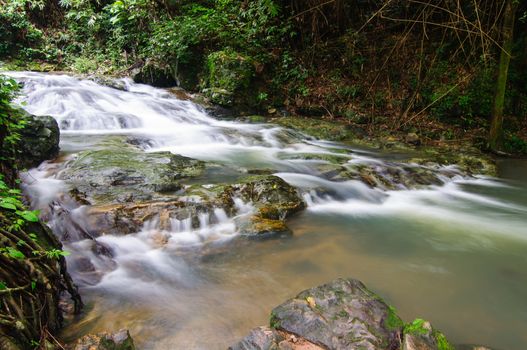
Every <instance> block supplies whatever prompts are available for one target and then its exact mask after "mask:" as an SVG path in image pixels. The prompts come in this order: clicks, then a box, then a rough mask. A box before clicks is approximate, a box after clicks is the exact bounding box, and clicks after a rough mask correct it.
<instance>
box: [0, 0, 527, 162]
mask: <svg viewBox="0 0 527 350" xmlns="http://www.w3.org/2000/svg"><path fill="white" fill-rule="evenodd" d="M3 2H4V5H3V6H2V8H3V9H2V10H1V12H0V17H1V21H0V23H1V24H0V26H1V27H2V28H1V31H0V33H1V34H0V57H3V58H5V59H7V58H9V59H11V60H15V61H16V60H18V63H19V64H20V63H21V62H22V63H27V62H29V61H32V62H34V61H39V60H40V61H41V62H47V63H50V64H52V65H53V66H44V68H45V69H72V70H74V71H77V72H80V73H91V72H98V73H111V74H136V73H137V70H138V69H141V68H142V70H141V72H140V74H136V80H137V81H143V82H147V83H153V84H157V85H160V86H170V85H174V84H176V83H179V84H180V85H181V86H182V87H184V88H186V89H189V90H200V91H201V92H203V93H204V94H205V95H206V96H208V97H209V98H210V99H211V100H212V101H213V102H215V103H218V104H221V105H224V106H232V105H235V106H238V107H243V108H242V109H244V110H247V109H249V110H250V109H253V110H254V109H256V110H260V111H262V110H263V111H267V110H269V111H270V112H275V110H278V112H280V111H284V110H287V111H289V112H292V113H294V114H302V115H309V116H316V117H329V118H338V119H341V120H344V121H346V122H347V123H354V124H358V125H361V126H362V127H363V128H364V129H366V130H367V131H369V132H374V133H377V134H378V133H379V132H382V133H386V134H396V133H407V132H418V133H419V134H420V136H421V137H422V138H423V140H425V141H429V142H441V141H447V142H448V141H456V140H460V141H463V139H465V138H469V139H471V140H473V141H474V140H475V141H476V143H478V145H479V146H481V147H486V146H487V145H488V142H487V141H486V140H487V133H488V130H489V127H490V124H489V122H490V117H491V115H492V114H493V113H494V114H496V113H497V112H496V111H495V110H494V112H493V103H494V101H498V102H499V101H500V98H498V99H497V100H496V98H495V97H496V96H495V95H496V92H497V86H499V85H500V83H499V82H497V77H498V68H499V67H501V68H500V69H501V71H502V72H503V71H504V69H505V68H506V69H507V70H505V73H508V74H505V77H506V78H507V79H506V80H502V83H501V86H503V89H502V90H503V94H504V98H503V99H502V100H503V103H502V104H503V110H504V114H505V115H506V116H507V118H506V119H505V144H504V145H503V144H502V143H501V142H500V144H499V145H494V147H493V148H496V149H497V148H503V147H502V146H505V149H506V150H507V151H509V152H518V153H521V152H525V151H527V144H526V143H525V138H526V133H525V114H526V112H527V91H526V88H525V86H526V84H525V81H526V79H527V77H526V71H527V70H526V69H525V67H526V64H527V44H526V41H527V40H526V35H525V21H526V15H525V13H526V5H525V4H520V2H519V1H517V0H507V1H497V2H496V1H490V0H478V1H473V2H472V1H469V2H456V1H449V0H440V1H428V0H427V1H393V0H389V1H380V0H348V1H346V0H332V1H323V0H309V1H299V0H256V1H234V0H218V1H212V0H200V1H188V0H117V1H110V0H3ZM507 9H509V11H507ZM507 13H508V14H509V15H508V17H507V16H506V15H507ZM511 13H512V15H513V17H511V16H510V14H511ZM505 17H507V18H505ZM507 21H508V22H507ZM507 23H509V24H511V25H512V30H513V34H514V35H512V36H511V40H510V42H509V43H507V42H506V39H507V37H509V36H507V35H506V34H507V31H506V27H507ZM511 34H512V33H511ZM508 51H512V52H511V53H510V54H509V52H508ZM502 52H504V55H502V59H500V54H501V53H502ZM503 57H504V58H508V57H511V58H512V60H511V63H510V69H509V66H508V64H507V67H503V62H504V60H503ZM500 61H501V63H502V65H501V66H500ZM29 68H38V67H36V66H35V65H33V66H31V65H29ZM40 68H42V65H40ZM507 71H508V72H507ZM502 114H503V113H502ZM498 126H499V125H498ZM500 136H501V135H500ZM500 141H501V140H500Z"/></svg>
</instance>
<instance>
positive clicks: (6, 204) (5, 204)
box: [0, 202, 16, 210]
mask: <svg viewBox="0 0 527 350" xmlns="http://www.w3.org/2000/svg"><path fill="white" fill-rule="evenodd" d="M0 207H2V208H5V209H13V210H16V205H14V204H12V203H6V202H0Z"/></svg>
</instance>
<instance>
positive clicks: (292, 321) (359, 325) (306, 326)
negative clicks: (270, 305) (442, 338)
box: [271, 279, 403, 350]
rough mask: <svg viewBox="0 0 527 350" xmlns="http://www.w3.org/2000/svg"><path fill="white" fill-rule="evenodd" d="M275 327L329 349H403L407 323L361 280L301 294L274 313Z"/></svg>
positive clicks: (276, 309)
mask: <svg viewBox="0 0 527 350" xmlns="http://www.w3.org/2000/svg"><path fill="white" fill-rule="evenodd" d="M271 327H273V328H275V329H279V330H283V331H286V332H288V333H292V334H295V335H298V336H300V337H302V338H304V339H307V340H309V341H310V342H312V343H314V344H318V345H320V346H322V347H324V348H327V349H372V350H373V349H393V350H395V349H399V348H400V334H401V332H402V330H403V322H402V321H401V319H400V318H399V317H398V316H397V315H396V314H395V312H394V310H393V309H392V308H390V306H388V305H387V304H386V303H385V302H384V301H383V300H382V299H381V298H380V297H379V296H378V295H376V294H375V293H373V292H372V291H370V290H369V289H367V288H366V286H365V285H364V284H362V283H361V282H360V281H358V280H354V279H337V280H335V281H333V282H331V283H328V284H324V285H322V286H319V287H315V288H312V289H308V290H306V291H303V292H301V293H300V294H298V295H297V296H296V297H294V298H293V299H290V300H288V301H286V302H285V303H283V304H282V305H280V306H278V307H276V308H275V309H274V310H273V311H272V312H271Z"/></svg>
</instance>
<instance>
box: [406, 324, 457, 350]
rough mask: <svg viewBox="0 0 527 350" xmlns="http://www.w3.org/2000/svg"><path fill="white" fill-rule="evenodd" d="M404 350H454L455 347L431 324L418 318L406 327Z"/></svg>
mask: <svg viewBox="0 0 527 350" xmlns="http://www.w3.org/2000/svg"><path fill="white" fill-rule="evenodd" d="M402 350H454V347H453V346H452V345H451V344H450V343H449V342H448V340H447V339H446V337H445V335H444V334H443V333H441V332H440V331H438V330H437V329H434V328H433V327H432V325H431V324H430V322H427V321H425V320H422V319H419V318H418V319H415V320H414V321H413V322H412V323H409V324H407V325H405V326H404V329H403V344H402Z"/></svg>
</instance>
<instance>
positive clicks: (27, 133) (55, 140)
mask: <svg viewBox="0 0 527 350" xmlns="http://www.w3.org/2000/svg"><path fill="white" fill-rule="evenodd" d="M17 113H19V115H20V116H19V118H20V119H22V120H24V122H25V127H24V128H23V129H21V130H20V131H19V133H20V136H21V141H20V142H19V144H18V149H19V151H20V156H19V157H18V159H17V163H18V164H19V165H21V166H22V167H27V168H30V167H34V166H37V165H39V164H40V163H41V162H43V161H45V160H49V159H53V158H55V157H56V156H57V155H58V153H59V139H60V130H59V126H58V124H57V121H56V120H55V119H54V118H52V117H50V116H34V115H31V114H29V113H27V112H26V111H24V110H22V109H20V110H17Z"/></svg>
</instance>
